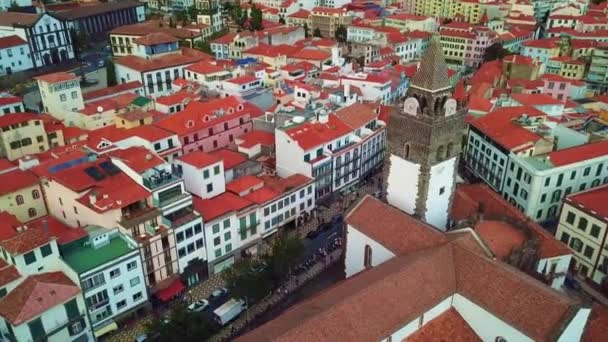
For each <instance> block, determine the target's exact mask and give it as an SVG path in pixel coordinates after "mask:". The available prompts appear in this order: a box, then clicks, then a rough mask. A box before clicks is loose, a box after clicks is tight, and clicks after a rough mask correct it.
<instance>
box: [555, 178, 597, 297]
mask: <svg viewBox="0 0 608 342" xmlns="http://www.w3.org/2000/svg"><path fill="white" fill-rule="evenodd" d="M592 172H595V170H592ZM607 182H608V179H604V180H603V183H604V184H606V183H607ZM598 184H599V182H598ZM592 186H594V185H593V184H592ZM607 201H608V185H603V186H601V187H595V188H591V189H590V190H588V191H584V192H579V193H576V194H573V195H570V196H568V197H566V199H565V200H564V206H563V208H562V214H561V216H560V220H559V226H558V227H557V231H556V232H555V237H556V238H557V239H559V240H560V241H562V242H563V243H565V244H566V245H568V247H570V249H571V250H572V252H573V255H574V261H575V270H576V272H577V273H578V274H579V275H580V276H581V277H585V278H587V279H589V280H591V281H593V282H594V283H596V284H599V285H605V284H606V281H608V278H607V277H606V276H607V275H608V248H607V246H608V241H607V239H606V237H607V235H608V207H607V206H606V202H607Z"/></svg>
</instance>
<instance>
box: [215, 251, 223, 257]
mask: <svg viewBox="0 0 608 342" xmlns="http://www.w3.org/2000/svg"><path fill="white" fill-rule="evenodd" d="M221 256H222V250H221V249H216V250H215V257H216V258H219V257H221Z"/></svg>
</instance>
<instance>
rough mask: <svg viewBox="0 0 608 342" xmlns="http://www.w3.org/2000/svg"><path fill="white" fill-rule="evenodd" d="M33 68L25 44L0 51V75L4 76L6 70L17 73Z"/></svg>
mask: <svg viewBox="0 0 608 342" xmlns="http://www.w3.org/2000/svg"><path fill="white" fill-rule="evenodd" d="M33 67H34V64H33V63H32V58H31V55H30V51H29V48H28V46H27V44H23V45H17V46H12V47H10V48H6V49H0V75H2V74H6V73H7V70H10V71H11V72H13V73H14V72H17V71H22V70H28V69H31V68H33Z"/></svg>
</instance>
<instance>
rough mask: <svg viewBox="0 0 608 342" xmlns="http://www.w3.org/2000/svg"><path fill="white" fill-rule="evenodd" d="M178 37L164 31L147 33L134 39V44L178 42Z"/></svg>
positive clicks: (148, 44)
mask: <svg viewBox="0 0 608 342" xmlns="http://www.w3.org/2000/svg"><path fill="white" fill-rule="evenodd" d="M178 41H179V39H177V38H175V37H173V36H172V35H170V34H167V33H164V32H154V33H148V34H146V35H145V36H141V37H139V38H137V39H135V40H134V42H135V43H136V44H139V45H147V46H150V45H158V44H167V43H175V42H178Z"/></svg>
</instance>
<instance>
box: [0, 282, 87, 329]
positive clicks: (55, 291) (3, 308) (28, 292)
mask: <svg viewBox="0 0 608 342" xmlns="http://www.w3.org/2000/svg"><path fill="white" fill-rule="evenodd" d="M79 293H80V288H79V287H78V286H76V284H74V283H73V282H72V281H71V280H70V279H69V278H68V277H67V276H66V275H65V274H63V273H62V272H51V273H40V274H36V275H31V276H29V277H27V279H25V281H23V282H22V283H21V284H19V285H18V286H17V287H16V288H15V289H13V291H11V292H9V293H8V294H7V295H6V296H5V297H4V298H2V299H0V315H2V317H3V318H4V319H6V320H7V321H9V322H10V323H11V324H12V325H13V326H17V325H20V324H22V323H25V322H27V321H29V320H31V319H32V318H35V317H37V316H39V315H41V314H42V313H44V312H45V311H47V310H49V309H51V308H53V307H55V306H57V305H61V304H63V303H65V302H67V301H68V300H70V299H72V298H74V297H75V296H76V295H77V294H79Z"/></svg>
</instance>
